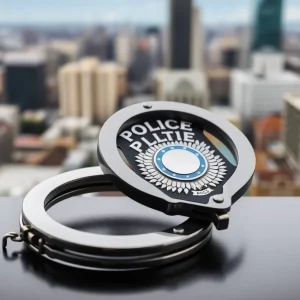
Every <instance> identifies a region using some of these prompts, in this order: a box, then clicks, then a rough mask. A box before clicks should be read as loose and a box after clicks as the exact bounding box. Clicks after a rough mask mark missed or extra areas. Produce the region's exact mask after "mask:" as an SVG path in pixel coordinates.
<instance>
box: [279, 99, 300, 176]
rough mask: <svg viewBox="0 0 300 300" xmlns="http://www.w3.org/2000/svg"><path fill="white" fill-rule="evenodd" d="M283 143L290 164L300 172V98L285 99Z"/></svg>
mask: <svg viewBox="0 0 300 300" xmlns="http://www.w3.org/2000/svg"><path fill="white" fill-rule="evenodd" d="M283 143H284V146H285V151H286V156H287V159H288V161H289V162H290V164H291V165H292V166H293V167H294V168H296V169H297V170H298V171H300V96H299V94H298V95H293V94H289V95H286V97H285V107H284V132H283Z"/></svg>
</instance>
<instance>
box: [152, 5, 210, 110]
mask: <svg viewBox="0 0 300 300" xmlns="http://www.w3.org/2000/svg"><path fill="white" fill-rule="evenodd" d="M170 7H171V9H170V31H169V34H170V38H169V45H168V51H167V52H168V53H169V55H168V57H167V59H168V63H167V64H168V67H169V68H166V69H162V70H157V71H156V72H155V74H154V82H155V92H156V97H157V99H158V100H164V101H176V102H184V103H189V104H193V105H197V106H200V107H207V106H208V83H207V78H206V76H205V74H204V72H203V63H202V57H203V50H202V33H201V31H202V30H201V29H202V28H201V24H200V17H199V16H200V13H199V11H198V9H197V8H196V7H194V6H193V2H192V0H170Z"/></svg>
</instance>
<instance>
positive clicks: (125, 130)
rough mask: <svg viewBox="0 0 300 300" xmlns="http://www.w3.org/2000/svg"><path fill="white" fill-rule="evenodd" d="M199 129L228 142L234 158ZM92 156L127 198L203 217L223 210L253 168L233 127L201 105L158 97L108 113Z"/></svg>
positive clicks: (252, 160) (246, 147)
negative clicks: (96, 151) (94, 153)
mask: <svg viewBox="0 0 300 300" xmlns="http://www.w3.org/2000/svg"><path fill="white" fill-rule="evenodd" d="M206 132H209V133H210V134H211V135H213V136H215V137H216V138H218V139H219V140H220V141H221V142H223V144H224V145H226V146H227V147H228V149H229V151H230V152H231V153H232V155H233V157H234V158H235V160H236V162H237V164H233V163H232V162H231V161H230V160H229V159H228V158H227V157H226V156H224V154H223V153H222V152H221V151H220V148H218V147H217V146H216V145H215V144H214V143H213V142H212V140H211V139H209V138H208V135H207V134H206ZM117 149H118V150H117ZM120 153H121V155H120ZM98 158H99V162H100V165H101V167H102V169H103V170H104V172H106V173H109V174H113V175H115V176H114V177H112V180H114V183H115V184H116V185H117V186H118V187H119V188H120V189H121V190H122V191H123V192H124V193H125V194H127V195H128V196H130V197H131V198H132V199H135V200H136V201H138V202H141V203H142V204H145V205H147V206H150V207H152V208H154V209H159V210H161V211H164V212H166V213H168V214H183V215H188V216H193V215H195V216H200V215H201V218H205V217H207V218H208V219H211V218H214V217H215V216H216V215H218V216H221V215H222V214H226V213H227V212H228V211H229V210H230V207H231V204H232V202H234V201H236V200H237V199H238V198H239V197H240V196H241V195H242V194H243V192H245V191H246V190H247V188H248V186H249V184H250V182H251V178H252V175H253V172H254V167H255V156H254V152H253V149H252V147H251V145H250V143H249V142H248V140H247V139H246V137H245V136H244V135H243V134H242V133H241V132H240V131H239V130H238V129H237V128H236V127H235V126H234V125H232V124H230V123H229V122H227V121H225V120H221V119H220V118H219V117H217V116H216V115H213V114H212V113H210V112H208V111H206V110H203V109H201V108H197V107H193V106H191V105H187V104H182V103H172V102H160V101H159V102H149V103H146V104H137V105H133V106H131V107H128V108H125V109H123V110H121V111H119V112H117V113H116V114H115V115H113V116H112V117H111V118H110V119H109V120H108V121H107V122H106V123H105V124H104V126H103V127H102V129H101V131H100V136H99V143H98Z"/></svg>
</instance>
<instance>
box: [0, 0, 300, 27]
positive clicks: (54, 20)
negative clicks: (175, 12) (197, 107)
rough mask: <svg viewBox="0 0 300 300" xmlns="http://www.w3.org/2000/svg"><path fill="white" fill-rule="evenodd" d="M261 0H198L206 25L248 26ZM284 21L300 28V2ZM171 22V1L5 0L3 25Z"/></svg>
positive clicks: (291, 1) (288, 5)
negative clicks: (169, 17)
mask: <svg viewBox="0 0 300 300" xmlns="http://www.w3.org/2000/svg"><path fill="white" fill-rule="evenodd" d="M256 1H257V0H244V1H238V0H228V1H226V5H220V1H219V0H211V1H205V0H196V1H195V2H194V3H195V4H196V5H197V6H198V7H201V14H202V20H203V23H204V24H205V25H211V26H217V25H218V24H224V25H247V24H249V23H250V21H251V17H252V12H253V9H252V8H253V6H254V4H255V2H256ZM283 20H284V24H285V25H286V26H288V27H289V28H291V29H292V28H294V27H295V28H300V1H299V0H287V1H285V5H284V13H283ZM167 22H168V1H167V0H151V1H148V0H111V1H96V0H86V1H83V0H73V1H71V0H64V1H57V0H54V1H51V2H46V1H38V0H30V1H26V2H25V1H21V0H12V1H2V2H1V3H0V25H49V26H53V25H64V24H65V25H68V24H69V25H75V24H78V25H94V24H99V23H100V24H101V23H107V24H120V23H128V24H133V25H158V26H164V25H166V24H167Z"/></svg>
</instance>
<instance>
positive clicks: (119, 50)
mask: <svg viewBox="0 0 300 300" xmlns="http://www.w3.org/2000/svg"><path fill="white" fill-rule="evenodd" d="M134 49H135V38H134V35H133V33H132V32H131V31H130V30H127V31H121V32H119V33H118V34H117V35H116V38H115V59H116V62H117V63H119V64H120V65H122V66H124V67H125V68H128V67H129V65H130V63H131V61H132V59H133V53H134Z"/></svg>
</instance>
